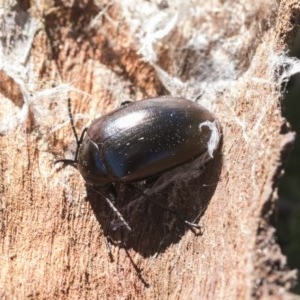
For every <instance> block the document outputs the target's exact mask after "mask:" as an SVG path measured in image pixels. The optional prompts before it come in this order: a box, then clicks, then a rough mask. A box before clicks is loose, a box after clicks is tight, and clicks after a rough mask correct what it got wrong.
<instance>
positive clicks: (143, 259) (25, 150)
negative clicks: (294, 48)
mask: <svg viewBox="0 0 300 300" xmlns="http://www.w3.org/2000/svg"><path fill="white" fill-rule="evenodd" d="M170 2H171V1H170ZM182 2H185V5H184V8H185V9H186V10H184V9H182V10H180V7H181V6H180V4H182V3H181V2H180V1H178V2H176V4H172V3H167V1H165V2H164V1H152V2H151V1H150V2H147V1H138V2H136V4H135V5H134V6H136V10H135V12H136V15H134V13H132V18H131V19H128V18H126V16H125V13H124V11H125V8H124V5H125V4H124V3H127V2H126V1H124V3H123V4H122V1H74V2H73V1H58V2H55V1H53V2H52V1H44V2H43V1H40V2H38V1H20V2H14V1H7V2H3V10H2V15H1V28H2V30H1V32H2V33H1V34H2V38H1V51H2V52H1V53H2V55H1V56H2V57H1V58H0V59H1V72H0V103H1V112H0V129H1V136H0V151H1V156H0V168H1V169H0V172H1V173H0V204H1V208H0V223H1V227H0V240H1V250H0V251H1V252H0V253H1V254H0V258H1V268H0V298H3V299H25V298H32V299H53V298H56V299H250V298H252V297H254V298H269V297H270V298H271V297H276V298H282V299H288V298H290V297H292V295H291V294H289V293H288V290H289V289H290V287H291V285H292V283H293V281H294V280H295V272H294V271H290V270H289V269H288V267H287V265H286V259H285V257H283V256H282V254H281V253H280V249H279V246H278V245H277V244H276V241H275V230H274V228H273V227H272V226H271V225H270V223H271V221H272V217H273V216H274V214H275V209H276V201H277V194H276V190H277V188H276V184H277V179H278V176H279V175H280V173H281V170H282V166H283V164H284V162H285V158H286V153H287V150H288V148H289V146H290V145H291V144H292V141H293V134H291V133H290V132H289V130H288V126H287V124H286V121H285V120H284V119H283V118H282V115H281V102H280V101H281V100H282V94H281V92H282V91H281V89H280V87H281V86H280V84H281V83H282V82H280V81H279V78H280V76H281V73H280V72H281V71H282V70H281V69H280V64H278V65H277V64H276V63H273V62H272V57H275V58H276V59H275V61H276V62H278V61H279V55H280V54H282V53H284V51H286V50H287V49H288V47H289V44H290V43H291V41H292V39H293V36H294V35H295V32H296V29H295V28H296V23H297V22H298V21H299V16H300V5H299V4H298V1H281V2H280V3H279V1H273V0H266V1H255V0H248V1H213V0H211V1H182ZM128 3H130V1H128ZM145 3H146V4H147V3H148V4H149V5H150V4H151V5H152V6H151V7H152V8H153V7H154V8H155V9H156V10H157V15H159V14H162V13H165V12H167V11H168V10H169V9H170V7H171V6H172V5H174V6H176V5H177V6H178V11H179V15H180V14H181V15H182V16H183V17H182V19H181V20H185V22H181V23H180V26H178V27H176V26H175V25H174V29H172V30H171V31H169V32H165V33H164V35H163V37H161V38H158V37H157V36H156V38H157V39H158V40H159V41H158V42H156V43H155V54H156V56H157V58H156V60H155V63H153V61H152V62H151V63H150V62H149V61H147V60H146V59H145V56H144V57H142V54H141V53H142V50H141V49H142V46H145V45H141V43H140V41H141V36H142V34H144V35H145V36H146V35H147V28H148V27H146V25H148V26H149V27H151V21H153V19H154V17H155V13H153V14H152V16H151V17H152V19H151V18H150V17H149V19H144V20H142V22H141V20H140V19H139V7H141V11H140V12H141V14H142V12H143V11H142V8H143V7H144V5H145ZM186 3H188V5H187V4H186ZM148 4H147V5H148ZM134 6H133V7H134ZM128 11H130V10H128ZM190 12H193V14H191V17H189V18H184V14H187V15H189V13H190ZM135 18H136V19H135ZM243 18H244V19H243ZM242 19H243V21H241V20H242ZM137 20H139V22H140V23H139V26H142V25H143V26H145V28H146V29H144V31H138V29H136V30H135V31H134V30H133V28H134V24H135V21H137ZM297 20H298V21H297ZM130 22H131V23H130ZM178 22H179V21H178ZM239 22H240V23H239ZM141 24H142V25H141ZM199 24H206V30H207V31H206V32H207V40H206V44H205V47H203V51H200V50H199V49H198V50H195V49H194V48H193V47H190V46H189V45H190V44H189V42H191V41H194V40H193V39H192V37H194V38H195V39H196V38H197V37H198V35H197V34H198V31H197V30H200V29H198V27H197V26H198V25H199ZM239 24H242V25H243V26H240V25H239ZM156 25H157V24H156ZM157 26H158V25H157ZM199 26H200V25H199ZM137 27H138V26H137ZM162 28H164V30H166V28H167V24H165V25H164V26H163V27H162ZM199 28H200V27H199ZM148 29H149V28H148ZM202 29H203V28H202ZM237 30H239V31H237ZM220 32H222V34H220ZM134 33H135V34H134ZM137 33H139V34H140V35H138V34H137ZM158 33H161V32H160V31H159V30H158ZM216 33H218V34H220V35H219V37H222V39H219V38H218V39H213V36H214V35H215V34H216ZM139 38H140V39H139ZM222 40H225V41H227V42H228V45H229V42H230V41H232V46H228V45H227V48H226V49H225V50H226V51H225V50H224V48H223V50H224V51H223V52H222V55H223V56H220V55H219V54H218V53H217V52H216V51H217V50H218V45H219V43H222ZM212 53H214V54H215V56H214V59H215V58H218V59H219V64H220V65H218V63H217V62H218V60H212V62H214V63H216V66H215V67H213V66H212V64H210V66H211V69H205V68H204V66H206V67H208V64H207V65H205V62H206V61H209V60H210V59H211V57H212V56H213V54H212ZM220 53H221V52H220ZM224 53H225V54H226V55H224ZM199 61H201V62H204V63H203V65H202V67H203V68H202V69H201V68H200V69H197V68H195V65H196V64H199ZM174 62H175V63H174ZM232 65H234V76H232V75H231V73H230V66H232ZM224 66H225V67H224ZM200 67H201V64H200ZM162 70H164V72H163V71H162ZM226 72H228V76H227V74H224V73H226ZM221 73H223V74H221ZM166 74H167V75H168V76H171V77H170V78H171V80H168V76H167V75H166ZM199 74H200V75H199ZM223 75H226V76H224V77H222V76H223ZM230 76H231V77H230ZM229 77H230V79H231V80H230V81H228V87H227V88H223V89H222V91H217V92H215V93H214V95H213V97H211V98H209V96H207V90H206V89H205V88H203V89H202V90H201V88H199V87H200V86H202V87H203V85H202V83H203V82H206V83H207V86H208V89H210V90H212V91H213V87H214V85H215V86H217V85H218V84H220V81H221V80H223V81H224V82H227V81H225V79H226V80H228V78H229ZM166 78H167V79H166ZM201 78H202V79H201ZM177 79H178V80H181V82H183V83H184V84H185V85H184V87H185V88H182V89H180V88H179V86H180V85H178V84H177V85H176V80H177ZM206 79H207V81H206ZM219 80H220V81H219ZM68 84H70V85H68ZM71 85H72V86H71ZM225 85H226V84H225ZM172 87H174V89H173V88H172ZM165 94H171V95H174V96H179V95H180V96H183V97H187V98H193V99H195V98H196V96H199V94H201V95H202V94H203V96H202V97H198V98H201V99H200V101H199V102H200V103H201V101H202V100H203V101H204V102H205V101H206V102H205V103H204V104H208V108H210V109H212V110H213V112H214V113H215V115H216V116H217V118H218V120H219V123H220V125H221V128H222V143H221V146H220V148H219V150H218V151H217V152H216V153H215V158H214V159H213V160H212V161H210V162H209V163H208V164H207V165H206V167H205V171H204V173H203V174H201V176H199V178H194V179H191V180H190V181H188V182H187V183H186V184H181V185H180V184H179V185H170V186H168V187H167V189H166V190H165V191H163V192H162V194H161V195H157V197H158V198H157V199H158V200H159V201H166V204H167V205H171V206H172V207H173V206H175V207H177V208H178V209H179V210H180V211H181V212H183V213H184V214H186V215H187V216H188V217H191V218H192V217H194V216H195V215H197V214H199V212H201V211H202V210H203V215H202V216H201V218H200V220H199V224H200V225H201V227H202V233H201V234H200V235H195V234H193V232H191V231H190V230H188V229H187V228H185V227H184V226H183V225H182V224H181V223H180V222H178V221H177V220H176V219H175V218H174V217H173V216H172V215H171V214H169V213H167V212H165V211H163V210H161V209H160V208H158V207H155V206H154V205H151V204H149V203H147V201H145V202H138V203H137V204H136V205H132V206H130V207H129V208H127V211H126V209H125V210H124V216H125V217H126V218H127V220H128V222H130V224H131V225H132V226H133V228H134V232H133V233H128V232H126V231H125V230H116V231H114V230H113V228H111V227H112V221H111V220H113V219H114V216H113V214H112V213H111V212H110V210H109V208H108V207H107V205H106V203H105V202H104V201H103V199H102V200H101V197H99V195H97V193H95V192H94V191H93V190H91V189H89V188H87V187H86V186H85V184H84V181H83V179H82V177H81V176H80V174H79V172H78V171H77V170H75V169H73V168H71V167H66V168H62V167H60V166H57V165H56V166H54V161H55V160H56V159H60V158H63V157H68V158H72V157H73V155H74V151H75V146H76V145H75V141H74V136H73V133H72V129H71V126H70V124H69V119H68V112H67V98H68V97H71V99H72V110H73V112H74V119H75V123H76V127H77V130H78V132H80V130H81V129H82V128H83V127H84V126H86V124H87V123H88V121H90V120H92V119H93V118H95V117H96V116H99V115H101V114H104V113H106V112H108V111H111V110H112V109H113V108H115V107H118V106H119V105H120V103H121V102H122V101H125V100H139V99H142V98H146V97H152V96H157V95H165ZM206 96H207V97H208V98H207V99H208V100H205V99H206ZM120 193H121V194H120V197H119V198H120V199H118V201H119V202H120V204H119V205H121V206H122V205H123V206H124V207H126V205H127V204H128V202H130V199H134V197H136V196H137V195H135V194H134V193H133V192H132V191H130V190H129V191H128V190H126V189H124V190H122V191H121V192H120ZM162 199H163V200H162ZM124 203H125V204H124ZM205 208H206V209H205ZM105 236H106V237H110V238H111V239H112V240H113V241H114V243H113V244H112V245H111V254H112V260H111V259H110V257H109V255H108V254H107V247H106V244H105V238H104V237H105Z"/></svg>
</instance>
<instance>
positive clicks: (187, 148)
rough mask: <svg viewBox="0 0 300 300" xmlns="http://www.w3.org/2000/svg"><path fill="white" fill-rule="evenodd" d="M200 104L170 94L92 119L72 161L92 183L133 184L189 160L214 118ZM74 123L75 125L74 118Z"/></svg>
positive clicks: (204, 142)
mask: <svg viewBox="0 0 300 300" xmlns="http://www.w3.org/2000/svg"><path fill="white" fill-rule="evenodd" d="M214 120H215V118H214V116H213V115H212V114H211V113H210V112H209V111H208V110H206V109H205V108H204V107H202V106H200V105H199V104H197V103H195V102H192V101H188V100H186V99H183V98H174V97H171V96H165V97H157V98H151V99H145V100H141V101H138V102H131V103H129V104H126V105H124V106H122V107H120V108H119V109H117V110H114V111H113V112H111V113H109V114H107V115H105V116H102V117H100V118H98V119H96V120H94V121H93V122H92V124H91V125H90V126H89V127H88V128H87V129H85V130H84V131H83V132H82V134H81V137H80V139H78V138H77V134H76V131H75V128H74V126H73V130H74V133H75V136H76V140H77V145H78V146H77V150H76V154H75V158H74V160H68V159H62V160H58V161H57V162H63V163H65V164H70V165H72V166H74V167H76V168H77V169H78V170H79V172H80V173H81V175H82V177H83V178H84V180H85V181H86V182H87V183H88V184H91V185H93V186H97V187H100V188H101V187H105V186H108V185H111V184H115V183H125V184H126V183H132V182H135V181H140V180H143V179H147V178H149V177H152V176H154V175H159V174H160V173H162V172H164V171H166V170H169V169H171V168H174V167H176V166H178V165H181V164H183V163H185V162H188V161H190V160H192V159H194V158H196V157H198V156H200V155H201V154H203V153H205V152H206V151H207V147H208V146H207V145H208V141H209V139H210V137H211V131H210V130H209V128H207V127H206V126H204V127H202V128H201V129H200V127H199V125H200V124H201V123H203V122H205V121H214ZM71 121H72V125H73V120H72V119H71Z"/></svg>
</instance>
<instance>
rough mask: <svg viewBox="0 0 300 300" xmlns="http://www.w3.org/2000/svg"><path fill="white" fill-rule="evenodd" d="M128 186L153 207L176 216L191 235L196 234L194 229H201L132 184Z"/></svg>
mask: <svg viewBox="0 0 300 300" xmlns="http://www.w3.org/2000/svg"><path fill="white" fill-rule="evenodd" d="M128 186H130V187H132V188H133V189H135V190H136V191H137V192H138V193H139V194H140V195H142V196H143V197H145V198H146V199H147V200H149V201H151V202H152V203H154V204H155V205H157V206H160V207H161V208H163V209H164V210H166V211H168V212H170V213H172V214H174V215H175V216H176V218H178V219H179V220H180V221H182V222H183V223H184V224H186V225H187V226H188V227H189V228H190V230H191V231H193V233H195V234H197V232H196V231H195V228H196V229H201V227H200V226H199V225H198V224H195V223H192V222H189V221H187V220H186V219H185V218H184V217H183V216H182V215H181V214H180V213H179V212H178V211H177V210H175V209H172V208H170V207H167V206H165V205H163V204H162V203H160V202H158V201H156V200H154V199H152V198H150V197H149V196H148V195H147V194H145V193H144V192H143V191H142V190H141V189H140V188H138V187H137V186H135V185H134V184H132V183H131V184H128Z"/></svg>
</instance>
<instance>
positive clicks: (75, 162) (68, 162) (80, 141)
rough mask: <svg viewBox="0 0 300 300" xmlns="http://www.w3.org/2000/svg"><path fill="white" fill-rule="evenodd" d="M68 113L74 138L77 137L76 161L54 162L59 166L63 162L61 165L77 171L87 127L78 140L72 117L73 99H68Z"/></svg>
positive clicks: (62, 160) (61, 160)
mask: <svg viewBox="0 0 300 300" xmlns="http://www.w3.org/2000/svg"><path fill="white" fill-rule="evenodd" d="M68 113H69V118H70V123H71V127H72V130H73V133H74V136H75V140H76V144H77V147H76V152H75V156H74V159H65V158H63V159H58V160H56V161H55V162H54V164H57V163H60V162H61V163H64V164H65V166H67V165H71V166H73V167H74V168H76V169H77V163H78V153H79V147H80V145H81V144H82V141H83V138H84V135H85V133H86V131H87V127H86V128H84V129H83V130H82V133H81V135H80V138H79V139H78V134H77V132H76V128H75V125H74V119H73V115H72V108H71V98H68Z"/></svg>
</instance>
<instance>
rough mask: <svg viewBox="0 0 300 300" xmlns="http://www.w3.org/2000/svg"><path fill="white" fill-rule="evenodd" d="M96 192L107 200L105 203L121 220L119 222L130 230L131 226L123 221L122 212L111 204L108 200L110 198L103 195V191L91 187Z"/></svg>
mask: <svg viewBox="0 0 300 300" xmlns="http://www.w3.org/2000/svg"><path fill="white" fill-rule="evenodd" d="M93 190H94V191H95V192H96V193H98V194H99V195H101V196H102V197H103V198H104V199H105V201H106V202H107V204H108V205H109V206H110V208H111V209H112V210H113V212H114V213H115V214H116V215H117V217H118V218H119V219H120V220H121V222H122V223H123V224H124V225H125V227H126V228H127V229H128V230H129V231H131V230H132V229H131V227H130V226H129V225H128V223H127V222H126V221H125V219H124V217H123V216H122V214H121V213H120V212H119V211H118V209H117V208H116V207H115V206H114V205H113V203H112V202H111V201H110V199H109V198H108V197H107V196H105V195H104V194H103V193H101V192H100V191H98V190H95V189H93Z"/></svg>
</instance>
